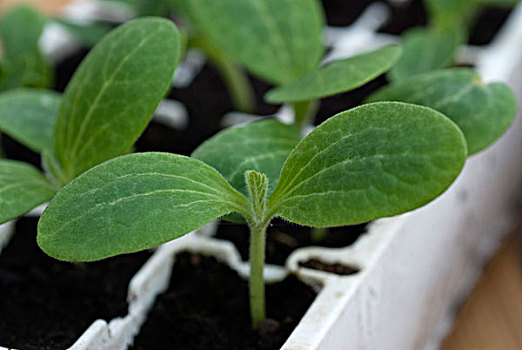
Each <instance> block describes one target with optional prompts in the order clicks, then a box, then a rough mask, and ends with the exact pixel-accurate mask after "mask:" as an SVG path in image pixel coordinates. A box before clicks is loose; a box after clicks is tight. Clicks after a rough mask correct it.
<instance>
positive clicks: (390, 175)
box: [269, 102, 467, 227]
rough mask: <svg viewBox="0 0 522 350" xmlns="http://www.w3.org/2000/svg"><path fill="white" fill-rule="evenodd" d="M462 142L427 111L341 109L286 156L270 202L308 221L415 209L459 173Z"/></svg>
mask: <svg viewBox="0 0 522 350" xmlns="http://www.w3.org/2000/svg"><path fill="white" fill-rule="evenodd" d="M466 155H467V153H466V141H465V140H464V137H463V135H462V133H461V132H460V130H459V128H458V127H457V126H456V125H455V124H454V123H453V122H452V121H451V120H449V119H448V118H446V117H445V116H444V115H442V114H440V113H439V112H436V111H434V110H432V109H429V108H426V107H421V106H415V105H409V104H404V103H398V102H381V103H374V104H368V105H363V106H361V107H358V108H354V109H351V110H349V111H346V112H343V113H340V114H338V115H336V116H334V117H332V118H330V119H328V120H327V121H326V122H324V123H323V124H321V125H320V126H319V127H317V129H315V130H314V131H313V132H312V133H311V134H310V135H308V136H307V137H306V138H304V139H303V140H302V141H301V143H300V144H299V145H298V146H297V147H296V148H295V150H294V151H293V152H292V154H291V155H290V156H289V158H288V160H287V161H286V163H285V165H284V166H283V170H282V172H281V178H280V180H279V183H278V185H277V187H276V189H275V190H274V192H273V193H272V196H271V197H270V199H269V208H270V210H271V211H272V212H273V213H274V214H276V215H280V216H281V217H283V218H284V219H286V220H289V221H291V222H295V223H298V224H302V225H309V226H319V227H327V226H340V225H349V224H357V223H362V222H366V221H370V220H373V219H377V218H380V217H383V216H392V215H397V214H400V213H404V212H406V211H409V210H412V209H415V208H417V207H420V206H422V205H424V204H426V203H428V202H429V201H431V200H432V199H434V198H435V197H437V196H438V195H439V194H441V193H442V192H443V191H444V190H445V189H446V188H447V187H448V186H449V185H450V184H451V183H452V182H453V180H454V179H455V178H456V177H457V175H458V174H459V173H460V170H461V168H462V166H463V165H464V161H465V159H466Z"/></svg>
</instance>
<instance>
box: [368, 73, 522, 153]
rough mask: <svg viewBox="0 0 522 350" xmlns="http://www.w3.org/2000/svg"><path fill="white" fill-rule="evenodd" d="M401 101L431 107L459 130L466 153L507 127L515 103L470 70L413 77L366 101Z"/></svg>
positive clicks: (505, 92)
mask: <svg viewBox="0 0 522 350" xmlns="http://www.w3.org/2000/svg"><path fill="white" fill-rule="evenodd" d="M385 100H387V101H402V102H409V103H415V104H420V105H423V106H427V107H431V108H433V109H436V110H438V111H440V112H441V113H443V114H445V115H446V116H447V117H448V118H450V119H452V120H453V121H454V122H455V123H457V125H458V126H459V127H460V128H461V130H462V132H463V133H464V136H466V140H467V142H468V149H469V154H474V153H476V152H478V151H481V150H483V149H484V148H486V147H488V146H489V145H490V144H492V143H493V142H494V141H495V140H496V139H498V138H499V137H500V136H501V135H502V134H503V133H504V132H505V131H506V130H507V129H508V127H509V126H510V125H511V123H512V122H513V120H514V118H515V116H516V113H517V101H516V98H515V95H514V94H513V92H512V91H511V90H510V89H509V87H508V86H507V85H505V84H501V83H492V84H484V83H482V82H481V81H480V77H479V76H478V74H477V73H475V72H474V71H472V70H470V69H448V70H443V71H437V72H432V73H426V74H422V75H418V76H415V77H413V78H411V79H407V80H404V81H399V82H396V83H393V84H391V85H388V86H386V87H384V88H382V89H381V90H379V91H377V92H376V93H375V94H374V95H373V96H371V97H370V101H373V102H375V101H385Z"/></svg>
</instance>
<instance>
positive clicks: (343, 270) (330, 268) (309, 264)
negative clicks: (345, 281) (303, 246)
mask: <svg viewBox="0 0 522 350" xmlns="http://www.w3.org/2000/svg"><path fill="white" fill-rule="evenodd" d="M299 266H301V267H306V268H309V269H314V270H321V271H325V272H331V273H335V274H337V275H342V276H348V275H353V274H356V273H357V272H359V269H358V268H357V267H355V266H347V265H343V264H327V263H324V262H322V261H320V260H317V259H311V260H308V261H304V262H300V263H299Z"/></svg>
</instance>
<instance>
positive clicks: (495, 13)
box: [469, 7, 511, 45]
mask: <svg viewBox="0 0 522 350" xmlns="http://www.w3.org/2000/svg"><path fill="white" fill-rule="evenodd" d="M510 12H511V10H510V9H508V8H499V7H487V8H485V9H484V11H482V12H481V14H480V16H479V17H478V18H477V20H476V21H475V23H474V25H473V28H471V32H470V37H469V43H470V44H471V45H488V44H489V43H491V41H492V40H493V38H494V37H495V35H496V34H497V32H498V31H499V30H500V28H501V27H502V25H503V24H504V22H506V20H507V18H508V16H509V14H510Z"/></svg>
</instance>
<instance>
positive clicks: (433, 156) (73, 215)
mask: <svg viewBox="0 0 522 350" xmlns="http://www.w3.org/2000/svg"><path fill="white" fill-rule="evenodd" d="M231 150H232V151H231ZM466 155H467V150H466V142H465V140H464V137H463V135H462V133H461V131H460V130H459V129H458V127H457V126H456V125H455V124H454V123H453V122H452V121H450V120H449V119H447V118H446V117H445V116H443V115H442V114H440V113H439V112H436V111H434V110H432V109H429V108H426V107H421V106H415V105H410V104H404V103H397V102H381V103H375V104H368V105H364V106H361V107H358V108H355V109H352V110H349V111H347V112H343V113H340V114H338V115H336V116H334V117H332V118H330V119H329V120H327V121H326V122H324V123H323V124H321V125H320V126H319V127H317V129H315V130H314V131H313V132H312V133H310V134H309V135H308V136H306V137H305V138H304V139H302V140H301V141H299V132H298V130H297V129H296V128H295V127H294V126H288V125H283V124H281V123H279V122H276V121H272V120H265V121H261V122H258V123H251V124H247V125H244V126H240V127H236V128H232V129H229V130H226V131H224V132H222V133H221V134H218V135H216V136H215V137H214V138H211V139H210V140H208V141H207V142H206V143H204V144H203V145H202V146H201V147H200V148H199V149H198V150H196V152H195V153H194V156H195V157H198V158H200V159H202V160H203V161H202V160H199V159H195V158H189V157H184V156H179V155H175V154H167V153H142V154H132V155H127V156H122V157H119V158H116V159H113V160H110V161H108V162H105V163H103V164H100V165H98V166H95V167H94V168H92V169H90V170H88V171H86V172H85V173H84V174H82V175H80V176H79V177H78V178H76V179H75V180H73V181H72V182H71V183H69V184H68V185H67V186H65V187H64V188H63V189H62V190H61V191H60V192H59V193H58V194H57V195H56V196H55V198H54V199H53V201H52V202H51V204H50V205H49V207H48V208H47V209H46V211H45V212H44V214H43V216H42V218H41V220H40V222H39V225H38V244H39V245H40V247H41V248H42V249H43V250H44V251H45V252H46V253H47V254H49V255H51V256H53V257H55V258H57V259H61V260H67V261H94V260H99V259H104V258H107V257H110V256H114V255H118V254H124V253H131V252H136V251H139V250H143V249H148V248H151V247H154V246H156V245H159V244H162V243H164V242H168V241H170V240H173V239H175V238H178V237H181V236H183V235H185V234H187V233H189V232H191V231H193V230H195V229H197V228H198V227H201V226H203V225H205V224H206V223H208V222H210V221H212V220H214V219H216V218H219V217H221V216H223V215H227V214H230V213H237V214H238V215H241V216H242V217H243V218H244V219H245V220H246V221H247V223H248V225H249V227H250V230H251V248H250V265H251V271H250V300H251V316H252V326H253V327H256V326H257V325H258V323H259V322H260V321H261V320H262V319H263V318H265V299H264V284H263V263H264V247H265V231H266V227H267V225H268V224H269V222H270V221H271V220H272V218H274V217H282V218H283V219H285V220H288V221H290V222H294V223H298V224H301V225H309V226H314V227H328V226H340V225H347V224H357V223H361V222H366V221H369V220H373V219H376V218H379V217H383V216H391V215H397V214H400V213H403V212H405V211H409V210H412V209H414V208H417V207H419V206H422V205H424V204H426V203H428V202H429V201H431V200H432V199H433V198H435V197H437V196H438V195H439V194H440V193H442V192H443V191H444V190H445V189H446V188H447V187H448V186H449V185H450V184H451V182H452V181H453V180H454V179H455V177H456V176H457V175H458V173H459V172H460V170H461V168H462V166H463V164H464V162H465V159H466ZM283 162H284V165H283ZM207 163H208V164H212V165H214V166H215V168H214V167H211V166H210V165H208V164H207ZM281 167H282V170H281V171H279V170H280V169H281Z"/></svg>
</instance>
